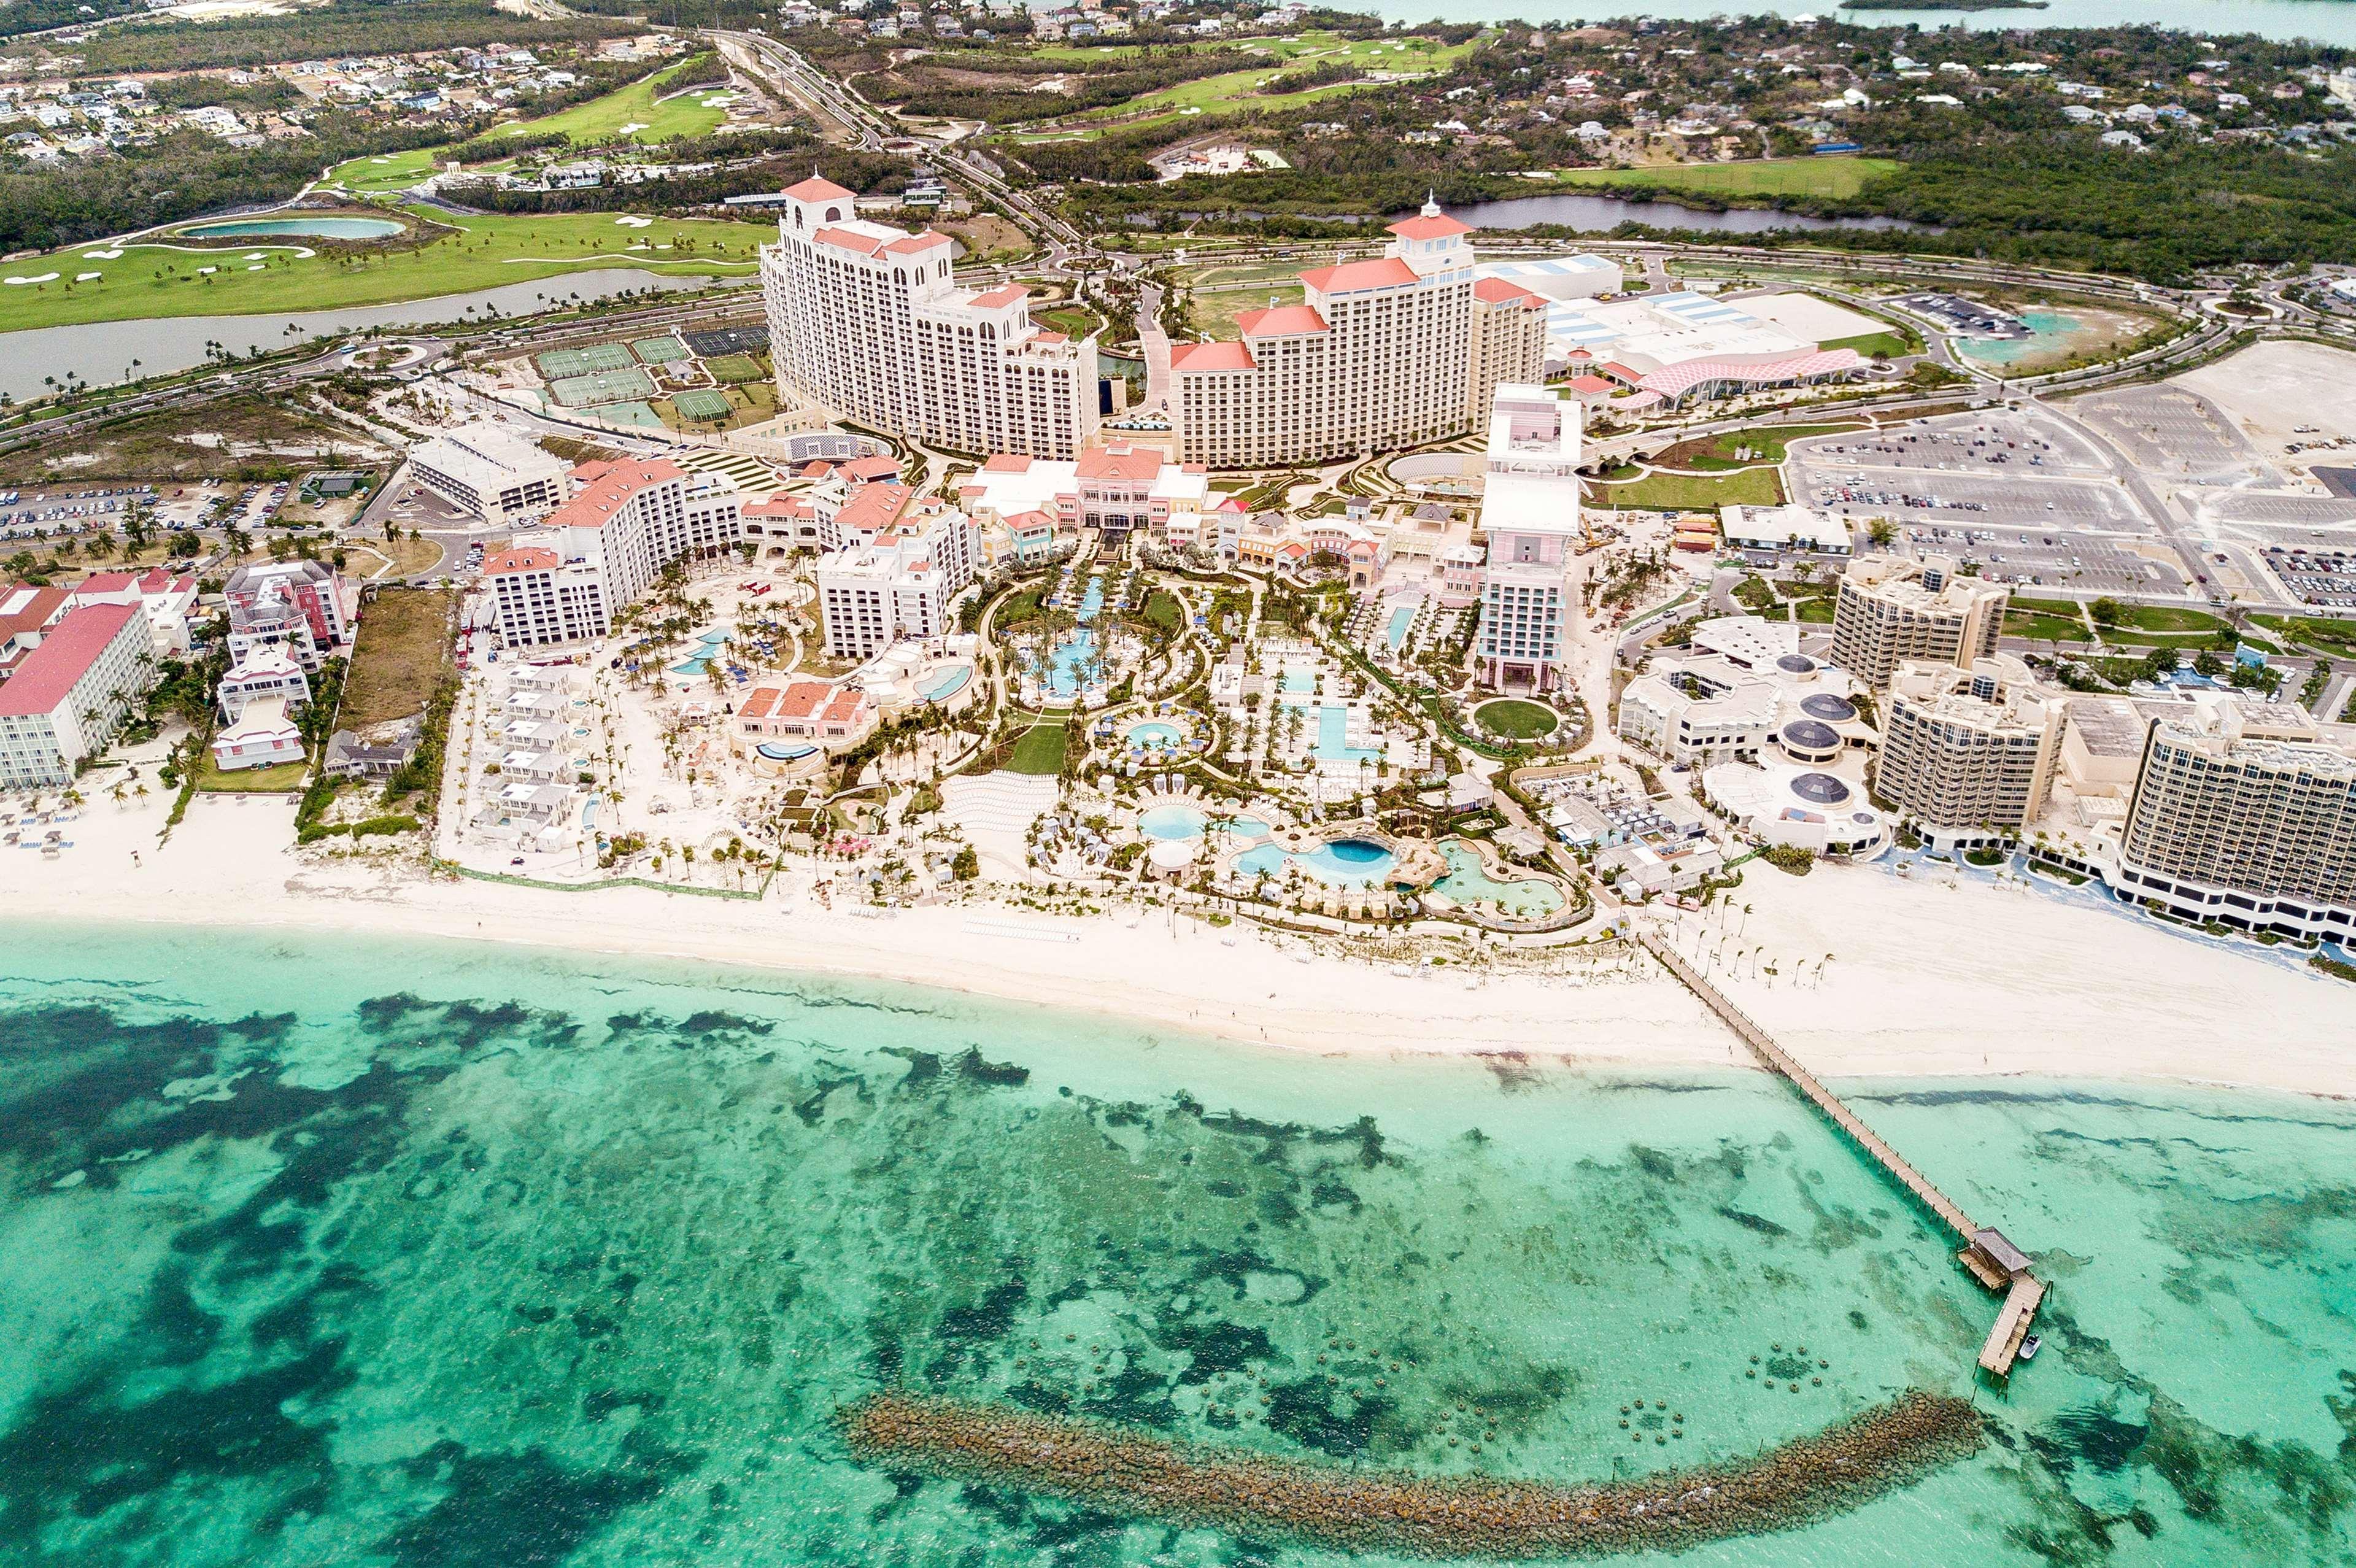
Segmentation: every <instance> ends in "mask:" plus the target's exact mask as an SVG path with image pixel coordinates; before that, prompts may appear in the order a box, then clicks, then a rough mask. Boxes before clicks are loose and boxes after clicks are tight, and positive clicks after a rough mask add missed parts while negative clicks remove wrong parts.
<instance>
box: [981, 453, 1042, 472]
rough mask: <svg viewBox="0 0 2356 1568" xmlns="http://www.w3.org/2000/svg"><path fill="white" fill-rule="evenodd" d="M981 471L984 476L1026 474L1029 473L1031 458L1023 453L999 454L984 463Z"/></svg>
mask: <svg viewBox="0 0 2356 1568" xmlns="http://www.w3.org/2000/svg"><path fill="white" fill-rule="evenodd" d="M981 469H982V472H983V473H986V474H1027V473H1029V472H1030V471H1031V457H1030V455H1029V454H1028V453H1024V452H1000V453H996V454H994V455H993V456H991V459H990V461H988V462H987V463H984V464H983V465H982V466H981Z"/></svg>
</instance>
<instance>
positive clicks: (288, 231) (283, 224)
mask: <svg viewBox="0 0 2356 1568" xmlns="http://www.w3.org/2000/svg"><path fill="white" fill-rule="evenodd" d="M407 227H408V225H407V224H405V223H396V222H394V221H393V220H391V219H390V218H248V219H245V220H241V221H239V222H234V223H199V224H198V225H197V226H196V227H195V228H193V229H183V230H181V231H180V237H181V238H182V239H187V240H250V239H263V238H273V237H284V236H290V235H292V236H296V237H300V238H302V239H306V240H383V239H389V238H391V236H392V235H395V234H398V233H400V232H401V231H402V230H403V229H405V228H407Z"/></svg>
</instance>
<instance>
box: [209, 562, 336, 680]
mask: <svg viewBox="0 0 2356 1568" xmlns="http://www.w3.org/2000/svg"><path fill="white" fill-rule="evenodd" d="M222 593H223V596H225V597H226V598H227V599H228V601H229V655H230V661H231V662H232V663H243V662H244V661H245V660H248V659H250V658H252V656H253V655H255V654H256V653H259V652H262V651H263V650H273V649H274V650H280V651H283V652H284V653H285V655H286V656H287V657H288V658H290V659H292V660H295V663H297V664H299V665H301V666H302V667H303V668H304V669H305V670H314V671H315V670H316V669H318V668H319V665H320V664H321V662H322V661H324V660H326V659H327V656H328V655H329V654H331V653H333V652H335V650H337V649H338V648H341V647H343V646H344V645H345V644H347V643H348V642H350V641H351V639H352V634H353V631H354V629H355V628H357V627H358V626H359V610H358V606H357V604H356V602H355V601H356V599H357V595H356V594H355V593H354V591H353V589H352V587H351V585H349V584H348V583H346V582H345V581H344V580H343V578H342V577H341V576H339V575H337V573H336V570H335V568H333V567H332V566H329V565H327V564H325V563H323V562H318V561H271V562H264V563H262V564H257V565H252V566H240V567H239V568H238V569H237V570H236V571H234V572H231V573H230V575H229V582H228V584H227V585H225V587H224V588H223V590H222Z"/></svg>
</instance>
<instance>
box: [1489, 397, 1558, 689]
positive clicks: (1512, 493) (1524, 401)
mask: <svg viewBox="0 0 2356 1568" xmlns="http://www.w3.org/2000/svg"><path fill="white" fill-rule="evenodd" d="M1579 420H1580V409H1579V405H1578V404H1577V403H1565V402H1563V401H1562V400H1561V399H1559V398H1558V397H1556V396H1555V395H1554V393H1553V392H1549V391H1548V390H1547V389H1546V388H1545V387H1542V386H1532V385H1525V384H1520V383H1515V382H1508V383H1506V384H1505V385H1503V386H1500V387H1499V388H1498V389H1497V391H1496V395H1495V397H1494V399H1493V400H1492V407H1491V412H1490V415H1489V443H1488V447H1487V451H1486V456H1485V469H1486V473H1485V478H1483V481H1482V485H1483V489H1482V496H1481V531H1482V532H1484V533H1486V534H1487V535H1488V539H1489V558H1488V561H1487V563H1486V564H1484V565H1483V568H1482V573H1481V628H1480V639H1479V642H1478V643H1477V645H1476V648H1475V657H1476V658H1477V660H1478V661H1479V667H1480V678H1481V682H1482V683H1483V685H1487V686H1492V687H1505V686H1518V687H1526V688H1528V689H1529V690H1531V691H1537V692H1544V691H1552V690H1554V689H1556V688H1557V687H1559V686H1561V685H1564V684H1565V683H1566V677H1565V674H1564V671H1563V668H1562V659H1563V650H1564V647H1565V644H1566V640H1567V639H1568V636H1569V627H1570V617H1571V615H1572V614H1573V607H1574V606H1575V605H1576V604H1577V602H1578V592H1577V588H1576V571H1577V564H1578V544H1579V541H1580V521H1579Z"/></svg>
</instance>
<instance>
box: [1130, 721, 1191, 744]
mask: <svg viewBox="0 0 2356 1568" xmlns="http://www.w3.org/2000/svg"><path fill="white" fill-rule="evenodd" d="M1123 738H1125V739H1126V740H1127V741H1128V742H1129V744H1130V745H1131V746H1146V747H1149V748H1151V749H1153V750H1157V751H1160V750H1167V749H1168V748H1170V747H1171V746H1176V745H1177V744H1178V743H1179V742H1180V741H1183V740H1184V739H1185V738H1186V732H1185V731H1184V730H1183V729H1180V728H1179V727H1178V726H1177V725H1173V724H1171V723H1169V722H1168V721H1167V720H1164V719H1147V720H1146V721H1145V722H1144V723H1142V724H1134V725H1130V726H1129V733H1128V735H1127V736H1124V737H1123Z"/></svg>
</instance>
